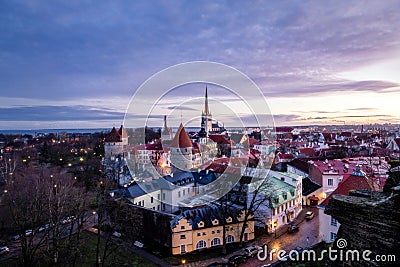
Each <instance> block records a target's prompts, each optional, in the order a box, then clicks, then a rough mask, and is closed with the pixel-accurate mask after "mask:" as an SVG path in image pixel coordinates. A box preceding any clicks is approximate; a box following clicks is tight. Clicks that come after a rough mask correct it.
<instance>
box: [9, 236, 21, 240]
mask: <svg viewBox="0 0 400 267" xmlns="http://www.w3.org/2000/svg"><path fill="white" fill-rule="evenodd" d="M20 238H21V236H20V235H14V236H12V237H11V238H10V239H11V240H12V241H17V240H19V239H20Z"/></svg>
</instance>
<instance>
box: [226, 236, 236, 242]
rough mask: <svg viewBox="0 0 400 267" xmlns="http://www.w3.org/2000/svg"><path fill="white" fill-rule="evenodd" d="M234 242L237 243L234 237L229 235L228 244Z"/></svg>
mask: <svg viewBox="0 0 400 267" xmlns="http://www.w3.org/2000/svg"><path fill="white" fill-rule="evenodd" d="M233 241H235V238H234V237H233V235H228V236H227V237H226V243H232V242H233Z"/></svg>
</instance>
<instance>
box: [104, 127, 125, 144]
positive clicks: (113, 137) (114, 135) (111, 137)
mask: <svg viewBox="0 0 400 267" xmlns="http://www.w3.org/2000/svg"><path fill="white" fill-rule="evenodd" d="M105 141H106V142H109V143H113V142H122V140H121V135H120V134H119V133H118V131H117V129H115V127H113V128H112V130H111V132H110V133H109V134H108V135H107V137H106V140H105Z"/></svg>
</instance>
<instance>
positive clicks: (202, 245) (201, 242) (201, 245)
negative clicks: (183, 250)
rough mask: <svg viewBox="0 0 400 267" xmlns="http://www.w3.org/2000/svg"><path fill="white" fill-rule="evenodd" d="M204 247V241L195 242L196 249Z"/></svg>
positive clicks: (205, 245)
mask: <svg viewBox="0 0 400 267" xmlns="http://www.w3.org/2000/svg"><path fill="white" fill-rule="evenodd" d="M206 247H207V243H206V241H204V240H200V241H199V242H197V245H196V249H201V248H206Z"/></svg>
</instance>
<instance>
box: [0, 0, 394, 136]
mask: <svg viewBox="0 0 400 267" xmlns="http://www.w3.org/2000/svg"><path fill="white" fill-rule="evenodd" d="M0 5H1V8H0V32H1V38H0V73H1V76H0V92H1V94H0V129H35V128H76V127H79V128H90V127H112V126H113V125H119V124H120V123H121V122H122V121H123V119H124V113H125V110H126V109H127V106H128V104H129V101H130V99H131V97H132V95H133V94H134V92H135V91H136V90H137V88H139V87H140V85H141V84H142V83H143V82H145V81H146V80H147V79H148V78H149V77H151V76H152V75H154V74H155V73H157V72H159V71H162V70H163V69H165V68H167V67H170V66H172V65H175V64H179V63H183V62H188V61H213V62H219V63H222V64H226V65H228V66H232V67H233V68H235V69H237V70H239V71H241V72H242V73H244V74H245V75H247V76H248V77H249V78H251V79H252V80H253V81H254V82H255V83H256V84H257V85H258V87H259V88H260V90H261V92H262V94H263V95H264V97H265V99H266V101H267V103H268V105H269V108H270V111H271V112H272V114H273V115H274V119H275V122H276V123H277V124H278V125H307V124H344V123H346V124H352V123H356V124H361V123H382V122H390V123H399V122H400V113H399V110H400V108H399V103H400V85H399V84H400V75H399V74H400V73H399V70H400V30H399V29H400V16H399V15H398V12H399V10H400V2H399V1H397V0H396V1H390V0H387V1H289V2H286V1H29V0H24V1H2V2H1V4H0ZM204 87H205V86H204V85H202V84H198V85H197V86H194V85H192V86H189V87H188V89H185V90H180V91H179V90H178V91H176V92H179V93H175V94H170V97H169V98H168V97H166V98H165V99H163V101H160V110H159V111H158V112H159V113H164V114H165V113H167V114H168V112H169V111H170V112H171V111H173V110H175V107H176V106H180V110H181V111H180V114H181V116H182V113H184V115H186V114H187V113H186V112H183V111H187V110H193V109H194V110H197V109H200V106H201V105H200V106H197V105H195V104H193V103H192V104H193V105H191V104H187V105H182V101H183V102H185V101H186V102H185V103H191V102H190V101H189V102H188V101H187V99H189V100H190V99H191V98H193V97H201V96H202V95H203V94H204ZM209 94H210V97H213V98H214V100H215V101H214V102H213V104H212V105H211V109H212V111H213V110H214V112H213V113H214V116H218V114H216V113H218V111H219V107H218V103H221V102H223V103H225V104H226V105H228V106H229V103H231V104H232V105H231V106H233V107H235V105H236V104H237V101H238V100H237V99H233V98H231V97H228V96H227V95H225V94H224V93H223V92H221V90H219V89H218V88H217V86H212V85H210V86H209ZM147 95H148V99H158V98H159V97H160V96H158V95H154V92H151V91H149V92H147ZM132 110H134V109H132ZM137 110H138V114H139V113H140V106H138V107H137ZM175 113H176V114H175V115H174V116H175V117H177V116H179V115H177V114H179V112H175ZM222 113H223V112H222V111H221V117H222V118H223V120H225V123H226V124H227V125H230V124H231V125H233V124H234V121H230V118H229V116H225V117H224V116H223V115H224V114H222ZM196 114H197V113H196ZM131 115H132V114H131ZM133 115H134V114H133ZM152 115H153V116H154V118H155V119H154V121H153V122H152V123H155V124H158V123H161V116H157V115H159V114H152ZM172 115H173V114H171V118H172V117H173V116H172ZM243 117H244V118H246V114H243ZM186 120H187V119H186V118H185V121H186ZM172 126H174V125H172Z"/></svg>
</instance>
